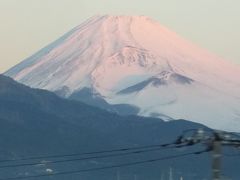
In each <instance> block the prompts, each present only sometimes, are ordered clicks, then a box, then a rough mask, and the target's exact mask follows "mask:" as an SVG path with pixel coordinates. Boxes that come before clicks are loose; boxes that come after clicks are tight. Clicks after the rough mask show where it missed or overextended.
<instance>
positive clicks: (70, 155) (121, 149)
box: [0, 143, 175, 163]
mask: <svg viewBox="0 0 240 180" xmlns="http://www.w3.org/2000/svg"><path fill="white" fill-rule="evenodd" d="M174 144H175V143H169V144H155V145H148V146H139V147H130V148H120V149H111V150H103V151H93V152H84V153H72V154H62V155H48V156H33V157H23V158H18V159H5V160H0V163H4V162H15V161H26V160H39V159H50V158H63V157H74V156H83V155H93V154H103V153H112V152H119V151H131V150H138V149H147V148H155V147H166V146H170V145H174Z"/></svg>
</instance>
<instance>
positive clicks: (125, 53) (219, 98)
mask: <svg viewBox="0 0 240 180" xmlns="http://www.w3.org/2000/svg"><path fill="white" fill-rule="evenodd" d="M162 72H171V73H177V74H180V75H182V76H184V77H187V78H189V79H191V80H193V83H191V84H181V83H180V84H179V83H177V82H170V80H169V81H168V82H167V84H166V85H162V86H158V87H154V86H151V85H148V86H146V87H145V88H144V89H142V90H140V91H139V92H134V93H131V94H125V95H123V94H119V93H118V92H119V91H121V90H123V89H126V88H128V87H130V86H134V85H136V84H138V83H141V82H142V81H145V80H148V79H149V78H151V77H158V76H159V74H161V73H162ZM6 75H9V76H11V77H13V78H14V79H16V80H18V81H20V82H22V83H25V84H26V85H29V86H32V87H35V88H43V89H48V90H52V91H55V90H59V89H61V88H62V87H63V86H67V87H68V88H69V89H70V92H69V94H68V95H70V94H71V93H72V92H75V91H78V90H80V89H81V88H84V87H89V88H93V89H94V90H95V91H97V92H98V93H100V94H101V95H102V96H103V97H104V98H105V99H106V100H107V101H108V102H109V103H112V104H118V103H129V104H133V105H136V106H138V107H139V108H141V112H140V115H143V116H150V115H151V114H153V113H154V114H155V115H156V114H159V117H171V118H174V119H180V118H184V119H189V120H192V121H195V122H199V123H204V124H206V125H208V126H211V127H213V128H219V129H225V130H237V131H239V130H240V117H239V116H240V94H239V92H240V78H239V77H240V67H239V66H237V65H235V66H234V65H232V64H230V63H229V62H227V61H224V60H222V59H220V58H218V57H216V56H214V55H212V54H210V53H208V52H207V51H205V50H202V49H200V48H198V47H196V46H194V45H192V44H191V43H189V42H187V41H186V40H184V39H182V38H181V37H179V36H178V35H177V34H176V33H173V32H171V31H170V30H168V29H167V28H165V27H163V26H161V25H160V24H159V23H158V22H156V21H154V20H152V19H150V18H148V17H145V16H95V17H93V18H90V19H89V20H87V21H86V22H84V23H83V24H81V25H80V26H78V27H76V28H74V29H73V30H72V31H70V32H69V33H67V34H66V35H64V36H63V37H62V38H60V40H58V41H56V42H54V43H53V44H51V45H50V46H47V47H46V48H44V49H43V50H41V51H40V52H39V53H37V54H35V55H33V56H32V57H30V58H28V59H26V60H25V61H23V62H22V63H20V64H19V65H17V66H15V67H13V68H12V69H10V70H9V71H8V72H6ZM167 119H169V118H167Z"/></svg>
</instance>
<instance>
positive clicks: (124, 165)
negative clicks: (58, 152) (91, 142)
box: [0, 150, 207, 180]
mask: <svg viewBox="0 0 240 180" xmlns="http://www.w3.org/2000/svg"><path fill="white" fill-rule="evenodd" d="M205 152H207V150H203V151H196V152H190V153H185V154H179V155H174V156H166V157H162V158H158V159H150V160H145V161H137V162H131V163H123V164H118V165H112V166H105V167H98V168H89V169H82V170H75V171H65V172H56V173H51V174H40V175H32V176H19V177H12V178H3V179H0V180H18V179H29V178H39V177H49V176H59V175H69V174H79V173H83V172H92V171H101V170H105V169H113V168H119V167H127V166H134V165H139V164H145V163H153V162H157V161H163V160H169V159H176V158H180V157H184V156H189V155H199V154H201V153H205Z"/></svg>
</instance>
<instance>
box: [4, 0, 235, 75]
mask: <svg viewBox="0 0 240 180" xmlns="http://www.w3.org/2000/svg"><path fill="white" fill-rule="evenodd" d="M239 7H240V1H239V0H121V1H120V0H0V22H1V26H0V72H4V71H5V70H7V69H8V68H9V67H11V66H13V65H15V64H16V63H18V62H20V61H22V60H23V59H25V58H26V57H28V56H30V55H31V54H33V53H34V52H36V51H37V50H39V49H40V48H42V47H43V46H45V45H47V44H48V43H50V42H51V41H53V40H55V39H57V38H58V37H59V36H61V35H62V34H64V33H65V32H67V31H68V30H70V29H72V28H73V27H74V26H77V25H79V24H80V23H81V22H83V21H84V20H85V19H87V18H89V17H91V16H93V15H96V14H120V15H121V14H123V15H125V14H127V15H146V16H150V17H152V18H154V19H155V20H158V21H159V22H160V23H161V24H163V25H165V26H167V27H168V28H169V29H171V30H173V31H175V32H177V33H178V34H180V35H181V36H183V37H185V38H186V39H188V40H190V41H192V42H193V43H195V44H197V45H199V46H201V47H204V48H206V49H208V50H209V51H211V52H213V53H215V54H217V55H219V56H221V57H223V58H225V59H227V60H229V61H233V62H235V63H238V64H240V51H239V47H240V20H239V17H240V11H239Z"/></svg>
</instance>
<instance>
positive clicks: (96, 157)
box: [0, 146, 175, 168]
mask: <svg viewBox="0 0 240 180" xmlns="http://www.w3.org/2000/svg"><path fill="white" fill-rule="evenodd" d="M172 148H175V147H170V146H169V147H159V148H155V149H148V150H138V151H132V152H127V153H118V154H110V155H101V156H91V157H83V158H75V159H64V160H56V161H46V162H40V163H22V164H13V165H4V166H0V168H13V167H24V166H37V165H46V164H57V163H64V162H76V161H83V160H89V159H103V158H109V157H119V156H126V155H131V154H140V153H145V152H153V151H159V150H165V149H172Z"/></svg>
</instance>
